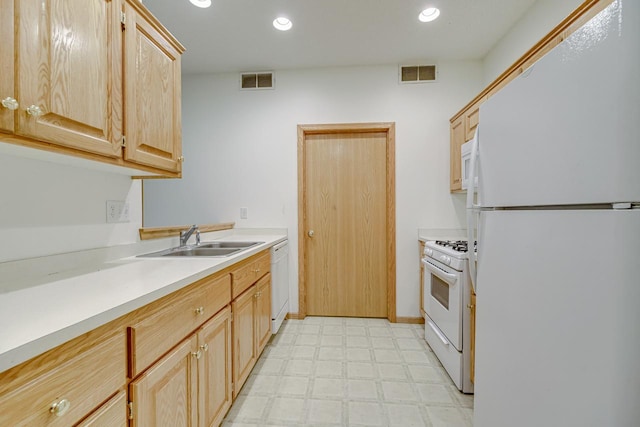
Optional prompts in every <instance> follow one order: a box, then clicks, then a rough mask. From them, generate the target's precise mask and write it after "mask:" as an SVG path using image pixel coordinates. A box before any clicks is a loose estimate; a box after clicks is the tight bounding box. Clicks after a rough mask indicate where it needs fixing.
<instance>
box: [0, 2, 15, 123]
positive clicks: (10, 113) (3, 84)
mask: <svg viewBox="0 0 640 427" xmlns="http://www.w3.org/2000/svg"><path fill="white" fill-rule="evenodd" d="M0 40H2V43H0V100H3V101H4V103H3V104H0V132H9V133H11V132H13V120H14V116H15V113H14V110H11V108H13V107H12V106H11V101H12V99H15V98H16V94H15V93H14V90H15V87H14V80H13V75H14V69H13V66H14V62H13V51H14V45H15V43H14V36H13V1H5V2H2V9H1V10H0ZM7 98H9V99H7ZM16 102H17V101H16ZM4 104H6V106H5V105H4ZM7 107H10V108H7Z"/></svg>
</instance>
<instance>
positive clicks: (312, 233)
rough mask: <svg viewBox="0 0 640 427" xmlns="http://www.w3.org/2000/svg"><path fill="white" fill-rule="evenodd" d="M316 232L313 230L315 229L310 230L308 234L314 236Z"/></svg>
mask: <svg viewBox="0 0 640 427" xmlns="http://www.w3.org/2000/svg"><path fill="white" fill-rule="evenodd" d="M314 234H315V233H314V232H313V230H309V232H308V233H307V235H308V236H309V237H313V235H314Z"/></svg>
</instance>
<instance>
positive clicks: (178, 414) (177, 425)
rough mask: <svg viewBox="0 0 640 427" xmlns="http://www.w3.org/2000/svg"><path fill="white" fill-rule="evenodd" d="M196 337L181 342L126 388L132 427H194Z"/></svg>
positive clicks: (196, 400)
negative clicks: (130, 404) (131, 406)
mask: <svg viewBox="0 0 640 427" xmlns="http://www.w3.org/2000/svg"><path fill="white" fill-rule="evenodd" d="M196 354H198V353H197V337H196V336H195V335H192V336H191V338H189V339H187V340H185V341H183V342H182V343H181V344H179V345H178V346H177V347H176V348H175V349H173V350H172V351H171V352H169V354H167V355H166V356H165V357H164V358H162V359H161V360H160V361H158V363H156V364H155V365H153V366H152V367H151V368H149V370H148V371H147V372H145V373H144V374H143V375H141V376H140V377H139V378H138V379H136V380H135V381H133V382H131V384H130V385H129V387H130V388H129V391H130V399H131V401H132V402H133V420H132V424H131V425H132V426H133V427H136V426H139V427H143V426H154V427H163V426H166V427H196V426H197V424H198V408H197V407H198V398H197V393H198V377H197V375H198V372H197V370H198V365H197V363H196V362H197V359H196Z"/></svg>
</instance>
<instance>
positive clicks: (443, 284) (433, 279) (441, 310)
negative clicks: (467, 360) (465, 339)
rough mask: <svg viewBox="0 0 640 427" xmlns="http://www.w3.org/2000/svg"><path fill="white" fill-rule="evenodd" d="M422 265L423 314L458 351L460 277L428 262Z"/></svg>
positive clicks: (424, 261) (436, 263) (435, 262)
mask: <svg viewBox="0 0 640 427" xmlns="http://www.w3.org/2000/svg"><path fill="white" fill-rule="evenodd" d="M422 263H423V264H424V311H425V312H426V313H427V314H428V315H429V317H430V318H431V320H433V322H434V323H435V324H436V326H437V327H438V328H439V329H440V330H441V331H442V332H443V333H444V334H445V336H446V337H447V339H448V340H449V342H450V343H451V344H453V346H454V347H455V348H456V349H457V350H458V351H462V307H461V306H462V288H463V283H462V280H463V276H462V273H461V272H459V271H456V270H453V269H451V268H448V267H446V266H445V265H443V264H440V263H439V262H438V261H435V260H433V259H430V258H423V259H422Z"/></svg>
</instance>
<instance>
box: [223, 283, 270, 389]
mask: <svg viewBox="0 0 640 427" xmlns="http://www.w3.org/2000/svg"><path fill="white" fill-rule="evenodd" d="M232 310H233V357H234V359H233V362H234V363H233V384H234V389H233V397H234V398H235V397H236V396H237V395H238V393H240V389H241V388H242V386H243V385H244V383H245V381H246V380H247V378H248V377H249V374H250V373H251V369H253V366H254V365H255V364H256V361H257V360H258V357H259V356H260V354H261V353H262V350H263V349H264V347H265V346H266V345H267V343H268V342H269V338H271V274H270V273H267V274H266V275H264V276H263V277H262V278H261V279H260V280H258V281H257V282H256V284H254V285H252V286H251V287H250V288H249V289H247V290H246V291H245V292H244V293H243V294H242V295H240V296H239V297H238V298H236V299H235V300H234V301H233V303H232Z"/></svg>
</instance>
